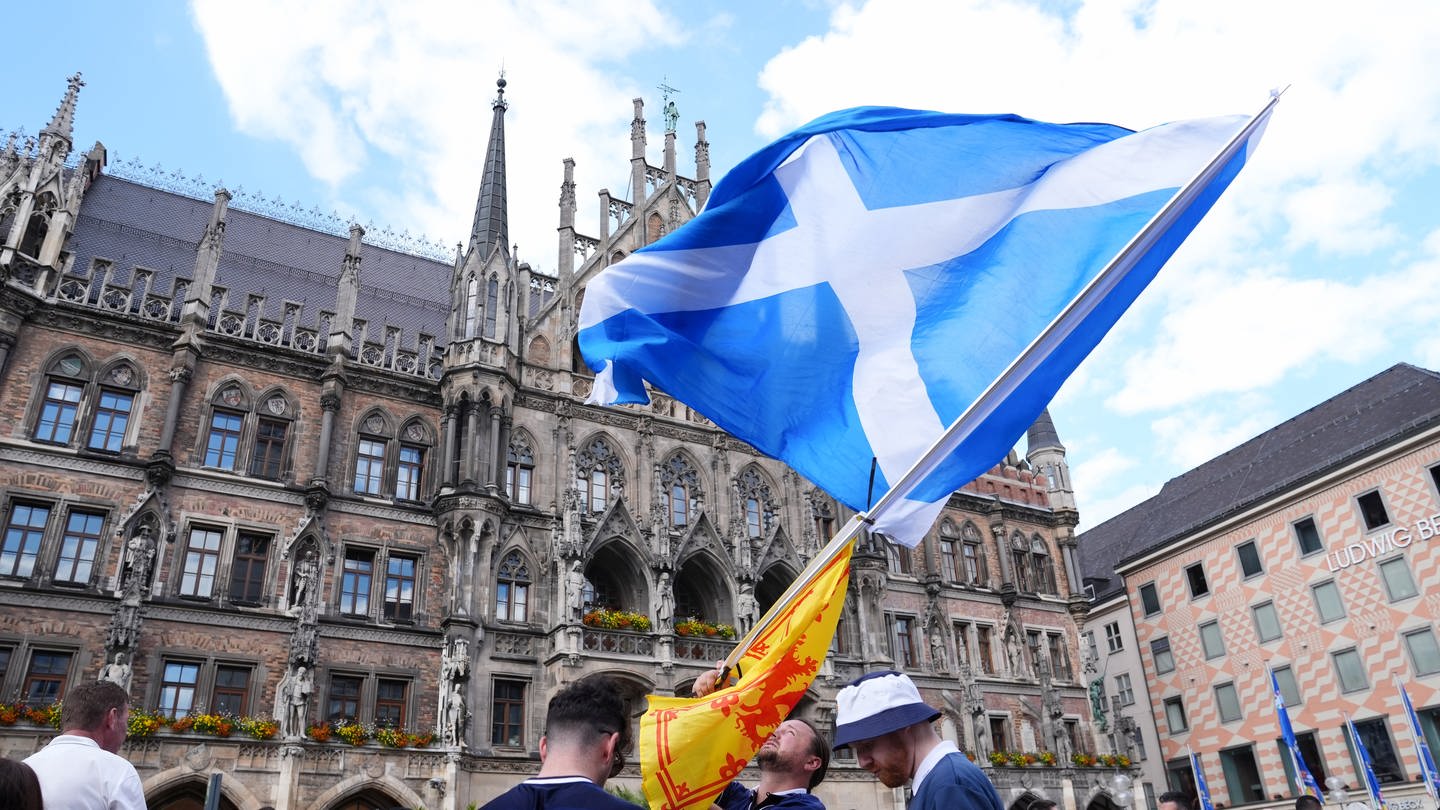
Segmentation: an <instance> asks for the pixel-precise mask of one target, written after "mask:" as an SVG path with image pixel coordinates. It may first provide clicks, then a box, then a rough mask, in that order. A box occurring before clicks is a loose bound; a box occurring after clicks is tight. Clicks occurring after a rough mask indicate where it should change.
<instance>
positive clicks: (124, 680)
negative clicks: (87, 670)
mask: <svg viewBox="0 0 1440 810" xmlns="http://www.w3.org/2000/svg"><path fill="white" fill-rule="evenodd" d="M99 680H102V681H109V682H110V683H114V684H119V685H120V688H121V689H124V690H126V691H129V689H130V664H129V663H128V662H127V661H126V660H125V653H118V652H117V653H115V657H114V658H113V659H111V660H110V662H109V663H107V664H106V665H105V666H103V667H101V668H100V677H99Z"/></svg>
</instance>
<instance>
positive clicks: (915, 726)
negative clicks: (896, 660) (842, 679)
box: [835, 672, 1005, 810]
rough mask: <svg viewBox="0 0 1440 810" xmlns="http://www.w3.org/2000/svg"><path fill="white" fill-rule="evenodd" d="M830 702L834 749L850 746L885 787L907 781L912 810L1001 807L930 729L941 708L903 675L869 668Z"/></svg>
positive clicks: (984, 782) (982, 779)
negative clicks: (833, 711)
mask: <svg viewBox="0 0 1440 810" xmlns="http://www.w3.org/2000/svg"><path fill="white" fill-rule="evenodd" d="M835 704H836V712H835V747H836V748H839V747H841V746H844V745H848V746H850V747H851V748H853V749H855V758H856V760H857V761H858V762H859V764H860V767H862V768H864V769H865V770H867V771H869V772H871V773H873V774H875V776H876V778H878V779H879V780H880V782H881V783H882V784H884V785H885V787H889V788H897V787H900V786H902V785H906V784H909V785H910V786H911V789H912V790H914V791H915V794H914V797H913V798H912V799H911V800H910V804H909V806H910V807H911V808H913V810H951V808H955V807H963V808H966V810H1004V807H1005V805H1003V804H1001V802H1000V794H998V793H996V792H995V786H994V785H992V784H990V780H989V779H988V778H987V777H986V776H985V772H984V771H981V770H980V769H979V768H977V767H976V766H975V763H973V762H971V761H970V760H969V759H967V758H966V757H965V755H964V754H962V753H960V749H959V748H956V747H955V743H953V742H950V741H949V740H942V739H940V735H939V734H936V733H935V728H934V727H933V726H932V725H931V723H933V722H935V720H936V719H938V718H939V717H940V712H939V711H938V710H937V709H935V708H934V707H933V706H931V705H929V704H928V703H926V702H925V701H924V700H922V699H921V698H920V690H918V689H916V688H915V683H914V682H913V681H911V680H910V677H909V676H908V675H905V674H903V673H900V672H872V673H870V674H869V675H865V676H862V677H860V678H857V679H855V680H854V681H853V682H851V684H850V685H849V686H847V687H845V688H844V689H841V690H840V694H838V695H836V696H835Z"/></svg>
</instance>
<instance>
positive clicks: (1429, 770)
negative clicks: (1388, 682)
mask: <svg viewBox="0 0 1440 810" xmlns="http://www.w3.org/2000/svg"><path fill="white" fill-rule="evenodd" d="M1395 688H1396V689H1399V690H1400V700H1401V701H1403V702H1404V704H1405V717H1406V718H1407V719H1408V720H1409V721H1410V737H1411V739H1413V740H1414V741H1415V758H1416V759H1418V760H1420V775H1421V776H1422V777H1423V780H1424V782H1425V791H1426V792H1427V793H1429V794H1430V798H1431V799H1434V800H1436V801H1440V770H1437V769H1436V768H1435V757H1434V756H1433V755H1431V753H1430V743H1429V742H1428V741H1427V740H1426V739H1425V730H1424V729H1423V728H1421V727H1420V718H1419V717H1418V716H1416V714H1415V707H1414V706H1413V705H1411V703H1410V693H1409V692H1406V691H1405V684H1403V683H1401V682H1400V676H1399V675H1396V676H1395Z"/></svg>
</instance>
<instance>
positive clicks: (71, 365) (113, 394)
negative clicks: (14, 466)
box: [30, 351, 142, 454]
mask: <svg viewBox="0 0 1440 810" xmlns="http://www.w3.org/2000/svg"><path fill="white" fill-rule="evenodd" d="M141 380H142V378H141V374H140V372H139V371H138V370H137V369H136V367H135V365H134V364H132V363H131V362H129V361H128V360H121V361H118V362H115V363H112V364H111V365H110V366H108V367H107V368H105V369H103V370H102V371H101V372H100V373H99V374H98V375H94V374H93V371H92V366H91V365H90V363H89V362H88V361H87V360H86V358H85V357H84V356H83V355H82V354H80V353H79V352H75V351H72V352H67V353H65V354H63V355H62V356H61V357H60V358H58V359H57V360H55V361H54V362H52V363H50V365H49V366H48V367H47V369H46V379H45V382H44V384H43V385H44V388H43V390H44V392H45V393H44V396H43V398H42V399H41V400H40V402H39V403H38V404H39V409H38V411H37V412H36V414H35V418H34V421H33V427H32V430H31V434H30V435H31V438H33V439H34V440H35V441H38V442H44V443H46V444H57V445H61V446H64V447H69V446H73V445H74V444H75V443H76V439H77V438H81V439H82V441H83V444H82V445H81V446H83V447H85V448H86V449H88V450H93V451H95V452H99V453H114V454H118V453H120V452H121V451H122V450H123V449H124V448H125V446H126V443H127V439H128V438H129V437H130V435H131V433H132V432H133V431H132V427H133V426H134V423H135V422H134V418H133V417H134V410H135V402H136V399H137V396H138V394H139V391H140V388H141V385H142V381H141ZM131 443H132V444H133V442H131Z"/></svg>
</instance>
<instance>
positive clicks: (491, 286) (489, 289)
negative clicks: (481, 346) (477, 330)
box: [485, 275, 500, 338]
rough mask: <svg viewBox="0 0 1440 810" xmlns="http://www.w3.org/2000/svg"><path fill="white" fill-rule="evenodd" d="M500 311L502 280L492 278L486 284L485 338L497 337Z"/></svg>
mask: <svg viewBox="0 0 1440 810" xmlns="http://www.w3.org/2000/svg"><path fill="white" fill-rule="evenodd" d="M499 310H500V280H499V279H498V278H496V277H495V276H493V275H492V276H490V280H489V281H487V282H485V337H487V338H493V337H495V323H496V320H497V319H498V317H499V315H498V313H499Z"/></svg>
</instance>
